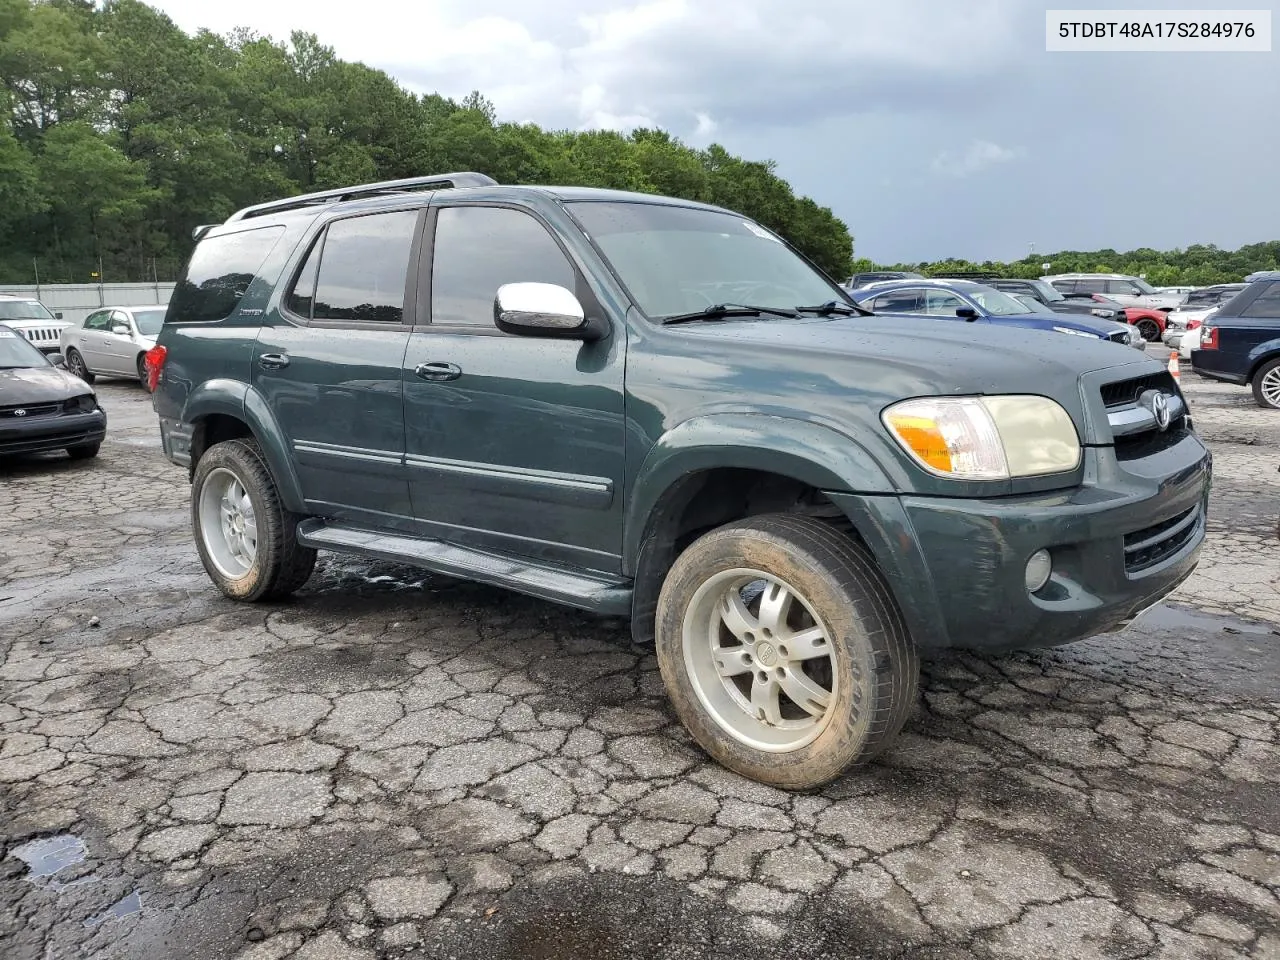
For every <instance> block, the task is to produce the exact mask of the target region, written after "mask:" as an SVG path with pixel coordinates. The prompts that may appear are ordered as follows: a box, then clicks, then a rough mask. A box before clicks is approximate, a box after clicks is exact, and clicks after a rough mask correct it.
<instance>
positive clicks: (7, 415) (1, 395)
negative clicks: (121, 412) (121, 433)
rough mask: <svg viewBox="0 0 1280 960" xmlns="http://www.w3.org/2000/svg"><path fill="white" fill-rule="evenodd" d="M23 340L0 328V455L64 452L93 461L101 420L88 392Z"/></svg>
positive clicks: (56, 358) (57, 357)
mask: <svg viewBox="0 0 1280 960" xmlns="http://www.w3.org/2000/svg"><path fill="white" fill-rule="evenodd" d="M61 362H62V356H61V354H56V353H55V354H53V355H52V356H50V357H46V356H45V355H44V354H43V353H41V352H40V351H39V350H37V349H36V348H35V347H33V346H31V344H29V343H28V342H27V340H26V338H25V337H22V336H20V335H19V334H18V333H16V332H15V331H13V330H11V329H10V328H9V327H6V326H3V325H0V456H6V455H10V454H19V453H40V452H42V451H45V450H66V451H67V453H68V455H70V457H71V459H73V460H84V459H87V458H88V457H96V456H97V455H98V448H99V447H101V446H102V439H103V437H104V436H105V435H106V432H107V415H106V414H105V413H104V412H103V411H102V408H101V407H100V406H98V397H97V395H96V394H95V393H94V392H93V388H92V387H90V386H89V385H88V384H87V383H85V382H84V381H83V380H81V379H80V378H79V377H74V376H72V375H71V374H70V373H68V372H67V371H65V370H63V369H61V367H60V364H61Z"/></svg>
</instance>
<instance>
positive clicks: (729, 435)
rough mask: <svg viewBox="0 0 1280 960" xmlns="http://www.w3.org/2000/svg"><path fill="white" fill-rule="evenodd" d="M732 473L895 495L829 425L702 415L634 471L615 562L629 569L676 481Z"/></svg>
mask: <svg viewBox="0 0 1280 960" xmlns="http://www.w3.org/2000/svg"><path fill="white" fill-rule="evenodd" d="M724 467H736V468H742V469H750V470H760V471H765V472H768V473H775V474H779V475H781V476H786V477H791V478H793V479H795V480H798V481H800V482H802V483H805V484H808V485H809V486H811V487H814V488H816V489H819V490H835V491H840V492H846V493H889V494H892V493H897V492H898V485H897V484H895V483H894V480H893V478H892V477H891V476H890V475H889V473H888V472H887V471H886V470H885V469H884V468H883V467H882V466H881V464H880V463H879V462H878V461H877V460H876V458H875V457H873V456H872V455H871V453H870V452H868V450H867V449H866V448H865V447H864V446H863V445H862V444H860V443H858V442H857V441H856V440H853V439H852V438H850V437H848V436H846V435H844V434H842V433H839V432H837V431H836V430H834V429H832V428H831V427H827V426H824V425H822V424H819V423H812V422H810V421H806V420H794V419H791V418H788V417H777V416H772V415H769V414H749V413H722V414H708V415H706V416H701V417H695V418H693V419H690V420H685V421H684V422H682V423H680V424H679V425H677V426H675V427H673V428H672V429H671V430H668V431H667V432H666V433H664V434H663V435H662V436H661V437H660V438H659V439H658V441H657V443H655V444H654V445H653V447H652V448H650V450H649V452H648V454H647V455H646V456H645V458H644V461H643V463H641V465H640V469H639V470H638V471H637V472H636V475H635V479H634V480H633V482H632V484H631V493H630V496H629V497H628V503H627V514H626V522H625V525H624V527H623V562H624V567H625V569H627V570H628V571H634V570H635V568H636V565H637V563H638V561H639V557H640V552H641V548H642V546H643V544H644V541H645V538H646V534H647V532H648V529H649V526H650V523H651V520H652V518H653V516H654V512H655V510H657V509H658V507H659V505H660V504H661V503H662V500H663V498H664V497H665V496H666V494H667V492H668V491H670V490H671V489H672V488H673V487H674V486H675V485H676V484H677V483H678V482H679V481H680V480H681V479H682V478H684V477H687V476H689V475H690V474H692V473H697V472H700V471H703V470H712V469H717V468H724Z"/></svg>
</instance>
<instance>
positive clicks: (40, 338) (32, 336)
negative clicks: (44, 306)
mask: <svg viewBox="0 0 1280 960" xmlns="http://www.w3.org/2000/svg"><path fill="white" fill-rule="evenodd" d="M22 332H23V333H24V334H26V337H27V339H28V340H30V341H31V342H32V343H58V342H59V340H60V337H59V331H58V328H57V327H27V328H26V329H24V330H23V331H22Z"/></svg>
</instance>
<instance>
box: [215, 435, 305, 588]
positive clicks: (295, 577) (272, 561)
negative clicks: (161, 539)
mask: <svg viewBox="0 0 1280 960" xmlns="http://www.w3.org/2000/svg"><path fill="white" fill-rule="evenodd" d="M298 520H299V517H297V516H296V515H294V514H292V513H290V512H289V511H287V510H285V508H284V507H283V505H282V504H281V503H280V495H279V493H278V491H277V490H276V484H275V481H274V480H273V479H272V477H271V471H270V470H268V469H267V465H266V462H265V461H264V460H263V458H262V452H261V450H259V448H258V445H257V444H256V443H255V442H253V441H252V440H227V441H225V442H223V443H218V444H214V445H213V446H212V447H210V448H209V449H208V450H207V451H206V452H205V454H204V456H202V457H201V458H200V461H199V463H197V465H196V469H195V475H194V476H193V477H192V481H191V525H192V528H193V530H194V532H195V540H196V547H197V549H198V550H199V551H200V560H201V562H203V563H204V568H205V571H206V572H207V573H208V574H209V578H210V579H211V580H213V582H214V583H216V584H217V585H218V589H220V590H221V591H222V592H223V593H224V594H226V595H227V596H228V597H230V598H231V599H233V600H244V601H250V602H251V601H256V600H275V599H279V598H281V597H286V596H288V595H289V594H291V593H293V592H294V591H295V590H297V589H298V588H299V587H301V586H302V585H303V584H304V583H306V582H307V578H308V577H310V576H311V571H312V569H313V568H314V567H315V562H316V552H315V551H314V550H312V549H310V548H308V547H303V546H300V545H299V544H298V541H297V538H296V530H297V525H298Z"/></svg>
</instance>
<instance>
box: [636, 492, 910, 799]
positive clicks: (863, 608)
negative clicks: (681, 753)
mask: <svg viewBox="0 0 1280 960" xmlns="http://www.w3.org/2000/svg"><path fill="white" fill-rule="evenodd" d="M744 533H745V534H749V535H751V536H752V537H756V538H759V539H760V540H763V541H769V542H771V546H773V547H776V548H778V549H780V550H784V551H787V552H788V553H790V554H792V555H798V556H799V557H801V558H802V559H801V562H802V563H803V564H804V565H805V566H807V567H809V568H811V569H812V570H814V571H816V572H818V573H819V575H820V576H822V577H825V578H826V579H827V580H828V581H830V583H831V585H832V586H833V587H834V589H835V591H836V592H837V593H840V594H843V595H844V596H845V597H846V598H847V603H848V605H849V608H850V609H851V611H852V617H853V618H854V619H856V620H857V621H858V623H859V626H860V627H861V628H862V631H863V633H864V634H865V635H866V639H867V642H868V643H870V645H871V646H872V648H873V649H874V654H875V659H876V661H877V664H878V669H877V670H876V676H877V685H876V690H875V691H874V693H873V694H872V702H873V703H874V705H875V706H874V712H873V716H872V720H871V722H870V723H869V725H868V729H867V733H866V736H865V737H864V738H863V740H862V742H861V743H858V744H854V743H848V742H838V743H837V745H836V748H835V749H834V750H829V751H826V754H827V755H826V756H825V757H823V758H819V760H818V761H817V762H813V763H802V764H800V765H791V766H789V767H788V766H786V765H779V764H778V763H777V758H778V757H779V756H784V757H785V756H788V755H786V754H783V755H779V754H770V753H766V752H764V751H754V750H751V748H749V747H747V746H746V745H745V744H740V743H738V742H737V741H734V740H732V738H730V737H729V735H728V734H727V733H726V732H725V731H724V730H723V729H722V728H721V727H720V726H719V725H718V724H717V723H716V722H715V721H714V720H713V719H712V718H711V717H710V716H709V715H708V714H707V713H706V711H705V708H703V706H702V704H701V702H700V701H699V700H698V698H697V694H696V692H695V691H694V689H693V687H692V685H691V684H690V682H689V680H688V678H687V675H686V672H685V669H684V663H683V655H682V654H683V650H682V646H681V634H682V623H683V619H684V615H685V609H686V607H687V604H688V601H689V599H690V598H691V596H692V591H690V592H689V594H688V595H687V596H685V597H683V603H680V604H679V609H673V608H672V605H673V603H675V602H676V598H675V597H673V596H672V593H671V590H672V584H673V583H674V582H675V581H676V580H677V579H678V576H679V574H680V572H681V568H682V567H683V566H687V565H688V564H690V563H691V562H696V560H697V558H698V557H699V555H700V554H703V553H705V552H707V551H712V552H714V550H715V548H716V546H718V545H719V544H718V543H717V541H723V540H725V539H726V538H735V537H738V536H741V535H742V534H744ZM673 575H674V576H673ZM704 579H705V578H704ZM695 589H696V587H695ZM808 599H809V600H810V602H813V600H812V598H808ZM673 631H674V634H673ZM657 638H658V639H657V646H658V661H659V666H660V668H661V672H662V676H663V681H664V684H665V685H666V688H667V691H668V694H669V695H670V696H671V699H672V702H673V704H674V706H675V707H676V712H677V714H679V715H680V717H681V720H682V721H684V722H685V726H686V728H688V729H689V732H690V733H691V734H692V735H693V737H694V739H695V740H696V741H697V742H698V743H699V744H700V745H701V746H702V747H703V749H705V750H706V751H707V753H709V754H710V755H711V756H712V757H713V758H714V759H715V760H716V761H717V762H719V763H720V764H721V765H723V766H725V767H727V768H728V769H731V770H734V771H735V772H737V773H740V774H742V775H744V776H747V777H751V778H752V779H755V780H758V781H761V782H764V783H768V784H770V785H772V786H775V787H780V788H782V789H787V790H809V789H813V788H816V787H820V786H822V785H823V784H825V783H828V782H830V781H831V780H834V779H835V778H836V777H838V776H840V775H841V774H842V773H844V772H846V771H848V770H851V769H854V768H857V767H860V766H863V765H865V764H867V763H869V762H870V761H871V760H873V759H874V758H875V757H876V756H878V755H879V754H881V753H883V752H884V751H885V750H886V749H887V748H888V747H889V746H890V745H891V744H892V743H893V741H894V740H895V739H896V738H897V736H898V734H899V733H900V732H901V730H902V728H903V726H904V725H905V724H906V722H907V720H908V719H909V717H910V716H911V714H912V712H913V711H914V709H915V706H916V697H917V691H918V688H919V679H920V656H919V652H918V650H917V649H916V646H915V643H914V642H913V640H912V639H911V635H910V633H909V631H908V630H907V627H906V623H905V621H904V620H903V617H902V613H901V611H900V610H899V608H898V605H897V603H896V601H895V600H894V599H893V595H892V593H891V592H890V590H889V586H888V584H887V582H886V581H885V579H884V576H883V574H882V573H881V572H880V569H879V567H878V566H877V565H876V562H875V560H874V559H873V558H872V556H871V554H870V553H869V552H868V551H867V549H866V548H865V547H864V546H863V545H862V544H861V543H860V542H859V541H857V540H856V539H854V538H853V537H851V536H849V535H847V534H845V533H843V532H841V531H840V530H837V529H836V528H835V527H833V526H832V525H830V524H828V523H826V522H824V521H822V520H819V519H816V518H814V517H808V516H804V515H800V514H764V515H760V516H755V517H750V518H747V519H745V520H740V521H735V522H733V523H729V524H726V525H724V526H722V527H718V528H716V529H715V530H712V531H710V532H708V533H706V534H704V535H703V536H702V537H700V538H699V539H698V540H696V541H694V543H693V544H691V545H690V546H689V548H687V549H686V550H685V551H684V552H683V553H682V554H681V555H680V557H679V558H677V560H676V562H675V563H674V564H673V565H672V568H671V571H670V572H669V573H668V575H667V579H666V582H665V583H664V584H663V587H662V591H661V594H660V596H659V600H658V611H657ZM677 659H678V663H676V662H675V661H676V660H677ZM690 710H693V711H697V714H699V715H700V716H701V718H702V719H701V721H699V720H698V719H696V718H695V719H694V722H693V723H692V724H691V723H690V722H689V719H688V714H689V711H690ZM830 733H831V730H830V729H829V730H828V731H824V733H823V734H822V735H821V736H820V737H819V738H818V740H816V741H814V743H813V744H810V745H809V746H808V747H806V748H803V749H804V750H806V751H808V750H811V749H812V748H813V747H815V746H817V745H818V744H821V743H823V741H824V740H826V739H827V738H828V736H829V734H830ZM726 744H727V745H728V746H729V747H730V749H729V750H726V749H725V747H726ZM743 752H749V753H752V754H755V755H756V757H757V760H756V762H742V760H741V755H742V754H743ZM735 754H736V756H735Z"/></svg>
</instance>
